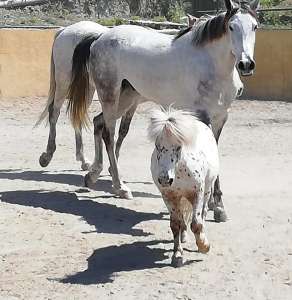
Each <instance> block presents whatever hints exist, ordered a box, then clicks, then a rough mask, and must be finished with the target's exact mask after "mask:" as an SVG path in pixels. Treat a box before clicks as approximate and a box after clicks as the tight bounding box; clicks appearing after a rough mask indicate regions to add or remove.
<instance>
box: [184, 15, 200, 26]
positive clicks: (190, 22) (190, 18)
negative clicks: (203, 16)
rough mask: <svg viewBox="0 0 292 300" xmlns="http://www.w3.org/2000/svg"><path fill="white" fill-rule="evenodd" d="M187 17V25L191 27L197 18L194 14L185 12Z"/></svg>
mask: <svg viewBox="0 0 292 300" xmlns="http://www.w3.org/2000/svg"><path fill="white" fill-rule="evenodd" d="M187 18H188V26H189V27H191V26H193V25H194V24H195V23H196V22H197V21H198V19H199V18H197V17H195V16H192V15H190V14H187Z"/></svg>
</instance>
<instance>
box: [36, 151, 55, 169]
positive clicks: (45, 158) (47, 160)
mask: <svg viewBox="0 0 292 300" xmlns="http://www.w3.org/2000/svg"><path fill="white" fill-rule="evenodd" d="M52 157H53V156H52V155H49V154H47V153H46V152H43V153H42V155H41V156H40V158H39V163H40V165H41V166H42V167H43V168H44V167H46V166H48V164H49V163H50V161H51V159H52Z"/></svg>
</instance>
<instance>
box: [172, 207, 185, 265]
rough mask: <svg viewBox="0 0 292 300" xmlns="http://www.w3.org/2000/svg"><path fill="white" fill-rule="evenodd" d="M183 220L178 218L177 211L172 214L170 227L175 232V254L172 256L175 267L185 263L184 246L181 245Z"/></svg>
mask: <svg viewBox="0 0 292 300" xmlns="http://www.w3.org/2000/svg"><path fill="white" fill-rule="evenodd" d="M181 225H182V224H181V220H180V219H179V218H178V216H177V214H176V213H173V212H172V213H171V215H170V228H171V231H172V234H173V241H174V247H173V255H172V258H171V265H172V266H173V267H181V266H182V265H183V248H182V245H181V231H182V228H181V227H182V226H181Z"/></svg>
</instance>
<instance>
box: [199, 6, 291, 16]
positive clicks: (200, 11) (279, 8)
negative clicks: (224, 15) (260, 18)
mask: <svg viewBox="0 0 292 300" xmlns="http://www.w3.org/2000/svg"><path fill="white" fill-rule="evenodd" d="M220 11H221V10H220V9H219V10H215V9H212V10H197V11H196V13H200V14H204V13H205V14H209V13H217V12H220ZM222 11H223V10H222ZM269 11H292V7H285V8H284V7H274V8H260V9H258V10H257V12H269Z"/></svg>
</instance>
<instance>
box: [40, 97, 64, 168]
mask: <svg viewBox="0 0 292 300" xmlns="http://www.w3.org/2000/svg"><path fill="white" fill-rule="evenodd" d="M59 115H60V107H59V106H55V105H54V101H53V102H52V103H51V104H50V106H49V123H50V133H49V139H48V144H47V150H46V152H43V153H42V155H41V156H40V158H39V163H40V165H41V166H42V167H46V166H47V165H48V164H49V163H50V161H51V160H52V158H53V155H54V152H55V151H56V123H57V121H58V118H59Z"/></svg>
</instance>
